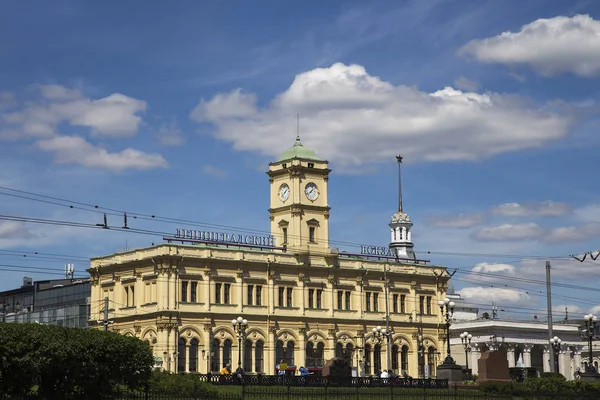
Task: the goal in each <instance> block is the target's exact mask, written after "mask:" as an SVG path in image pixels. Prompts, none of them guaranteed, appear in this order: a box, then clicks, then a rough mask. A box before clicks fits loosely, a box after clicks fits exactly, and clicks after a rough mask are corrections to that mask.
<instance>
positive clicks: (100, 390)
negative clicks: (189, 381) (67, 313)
mask: <svg viewBox="0 0 600 400" xmlns="http://www.w3.org/2000/svg"><path fill="white" fill-rule="evenodd" d="M0 338H2V340H1V341H0V393H5V394H7V395H13V396H15V397H18V396H23V395H27V394H34V395H37V397H38V398H40V399H56V400H61V399H68V398H78V397H87V398H89V399H101V398H104V397H110V396H111V395H112V393H114V392H115V391H116V390H118V389H119V387H123V386H124V387H127V388H131V389H137V388H142V387H144V386H145V385H146V383H147V382H148V379H149V377H150V374H151V372H152V364H153V361H154V360H153V356H152V352H151V350H150V348H149V347H148V346H147V345H146V344H145V343H144V342H142V341H141V340H139V339H137V338H134V337H126V336H123V335H119V334H116V333H111V332H103V331H99V330H95V329H77V328H62V327H58V326H52V325H40V324H11V323H3V324H0Z"/></svg>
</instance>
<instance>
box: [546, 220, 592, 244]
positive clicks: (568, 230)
mask: <svg viewBox="0 0 600 400" xmlns="http://www.w3.org/2000/svg"><path fill="white" fill-rule="evenodd" d="M597 236H600V222H590V223H587V224H582V225H578V226H566V227H560V228H554V229H551V230H550V231H549V232H548V234H547V235H546V236H545V237H544V240H545V241H546V242H550V243H558V242H579V241H583V240H586V239H589V238H593V237H597Z"/></svg>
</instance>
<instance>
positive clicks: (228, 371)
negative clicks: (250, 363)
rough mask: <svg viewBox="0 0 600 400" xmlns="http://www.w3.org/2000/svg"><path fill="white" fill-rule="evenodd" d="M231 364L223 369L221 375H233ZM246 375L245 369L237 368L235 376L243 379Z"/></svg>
mask: <svg viewBox="0 0 600 400" xmlns="http://www.w3.org/2000/svg"><path fill="white" fill-rule="evenodd" d="M231 374H232V373H231V364H227V365H225V366H224V367H223V369H221V375H231ZM243 375H244V368H242V367H241V366H239V367H237V369H236V370H235V376H237V377H238V378H241V377H242V376H243Z"/></svg>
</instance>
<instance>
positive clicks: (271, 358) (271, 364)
mask: <svg viewBox="0 0 600 400" xmlns="http://www.w3.org/2000/svg"><path fill="white" fill-rule="evenodd" d="M271 323H272V322H271ZM276 334H277V328H276V327H275V326H273V325H272V326H270V327H269V338H268V340H267V347H266V348H265V350H266V351H265V370H264V373H265V374H267V375H273V374H275V365H277V363H278V362H279V360H275V339H276V338H275V335H276Z"/></svg>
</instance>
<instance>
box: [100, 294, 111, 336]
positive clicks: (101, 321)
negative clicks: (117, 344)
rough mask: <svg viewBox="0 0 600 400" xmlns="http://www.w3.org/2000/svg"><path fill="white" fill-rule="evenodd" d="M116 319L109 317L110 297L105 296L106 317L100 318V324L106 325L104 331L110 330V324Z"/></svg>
mask: <svg viewBox="0 0 600 400" xmlns="http://www.w3.org/2000/svg"><path fill="white" fill-rule="evenodd" d="M113 322H114V321H109V319H108V297H105V298H104V319H103V320H98V325H100V324H102V325H104V332H106V331H108V325H110V324H112V323H113Z"/></svg>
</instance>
